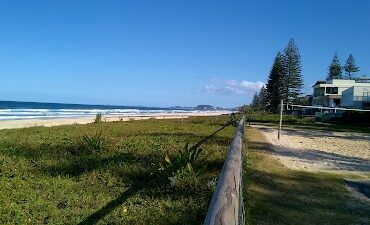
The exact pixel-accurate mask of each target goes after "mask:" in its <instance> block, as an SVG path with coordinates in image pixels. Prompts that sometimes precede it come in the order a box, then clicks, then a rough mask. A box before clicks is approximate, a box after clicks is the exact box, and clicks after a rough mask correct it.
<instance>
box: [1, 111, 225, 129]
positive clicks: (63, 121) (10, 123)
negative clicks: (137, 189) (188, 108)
mask: <svg viewBox="0 0 370 225" xmlns="http://www.w3.org/2000/svg"><path fill="white" fill-rule="evenodd" d="M230 113H231V112H230V111H214V112H210V111H207V112H189V113H155V114H145V115H140V114H132V115H120V116H118V115H117V116H103V118H102V120H103V121H105V122H113V121H129V120H145V119H181V118H184V119H185V118H189V117H191V116H218V115H223V114H230ZM94 120H95V116H88V117H74V118H55V119H24V120H3V121H0V129H14V128H27V127H35V126H45V127H51V126H59V125H71V124H87V123H92V122H94Z"/></svg>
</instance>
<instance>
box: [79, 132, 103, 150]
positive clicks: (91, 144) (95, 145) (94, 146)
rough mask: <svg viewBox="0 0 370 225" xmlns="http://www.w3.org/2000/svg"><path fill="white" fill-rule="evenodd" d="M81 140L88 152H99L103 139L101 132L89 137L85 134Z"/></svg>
mask: <svg viewBox="0 0 370 225" xmlns="http://www.w3.org/2000/svg"><path fill="white" fill-rule="evenodd" d="M83 140H84V142H85V145H86V147H87V148H88V149H90V150H96V151H100V150H101V149H102V144H103V139H102V137H101V131H100V132H99V133H96V134H95V135H94V136H91V137H89V136H87V135H86V134H85V135H84V136H83Z"/></svg>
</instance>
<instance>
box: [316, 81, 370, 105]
mask: <svg viewBox="0 0 370 225" xmlns="http://www.w3.org/2000/svg"><path fill="white" fill-rule="evenodd" d="M369 81H370V78H359V79H356V80H341V79H333V80H326V81H317V82H316V84H315V85H314V86H313V89H314V90H313V99H312V105H314V106H326V107H338V106H342V107H348V108H352V107H356V108H363V107H364V106H365V105H366V104H367V102H368V101H369V100H370V97H369V95H370V92H369V91H368V90H370V83H369ZM351 90H352V91H351ZM342 98H344V100H342ZM351 99H352V100H351Z"/></svg>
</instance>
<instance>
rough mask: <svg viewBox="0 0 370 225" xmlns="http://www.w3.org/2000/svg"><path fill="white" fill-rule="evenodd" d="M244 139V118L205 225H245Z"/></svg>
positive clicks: (228, 154) (220, 178)
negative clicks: (243, 194)
mask: <svg viewBox="0 0 370 225" xmlns="http://www.w3.org/2000/svg"><path fill="white" fill-rule="evenodd" d="M243 137H244V118H243V119H241V120H240V122H239V125H238V128H237V131H236V134H235V137H234V140H233V142H232V145H231V147H230V149H229V152H228V153H227V157H226V160H225V163H224V166H223V168H222V171H221V174H220V177H219V180H218V182H217V186H216V190H215V192H214V193H213V196H212V200H211V204H210V205H209V207H208V211H207V216H206V219H205V221H204V225H221V224H222V225H241V224H243V225H244V204H243V196H242V193H243V180H242V174H243V166H242V163H243Z"/></svg>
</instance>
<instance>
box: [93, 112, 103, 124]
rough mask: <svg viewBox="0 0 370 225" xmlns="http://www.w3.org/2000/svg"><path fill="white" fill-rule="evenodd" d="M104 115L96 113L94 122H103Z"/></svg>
mask: <svg viewBox="0 0 370 225" xmlns="http://www.w3.org/2000/svg"><path fill="white" fill-rule="evenodd" d="M102 117H103V115H102V114H101V113H98V114H96V116H95V120H94V123H101V122H102Z"/></svg>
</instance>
